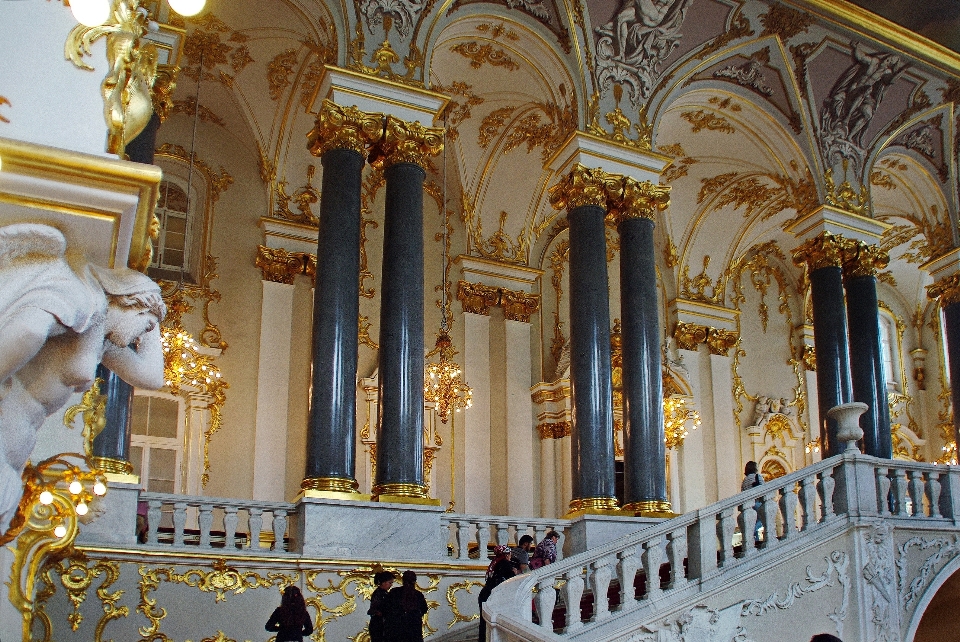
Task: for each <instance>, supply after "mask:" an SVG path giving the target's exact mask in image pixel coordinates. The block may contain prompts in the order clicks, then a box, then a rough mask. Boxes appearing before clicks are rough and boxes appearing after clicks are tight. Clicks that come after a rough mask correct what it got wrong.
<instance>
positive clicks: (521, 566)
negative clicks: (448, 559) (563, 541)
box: [477, 531, 560, 642]
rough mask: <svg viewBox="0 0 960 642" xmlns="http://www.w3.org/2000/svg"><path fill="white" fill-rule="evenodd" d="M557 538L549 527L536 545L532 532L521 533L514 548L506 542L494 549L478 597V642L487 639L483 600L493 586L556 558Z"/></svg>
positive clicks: (555, 533) (556, 534)
mask: <svg viewBox="0 0 960 642" xmlns="http://www.w3.org/2000/svg"><path fill="white" fill-rule="evenodd" d="M558 541H560V534H559V533H557V532H556V531H550V532H548V533H547V534H546V535H544V537H543V539H542V540H541V541H540V543H539V544H537V545H536V547H534V546H533V538H532V537H531V536H529V535H523V536H522V537H521V538H520V541H518V542H517V545H516V546H515V547H513V548H510V547H509V546H507V545H506V544H500V545H498V546H497V547H496V548H494V549H493V559H492V560H491V561H490V564H489V565H488V566H487V578H486V579H487V581H486V583H485V584H484V585H483V589H481V591H480V596H479V597H478V598H477V601H478V602H479V603H480V611H481V615H480V642H484V640H486V639H487V638H486V634H487V623H486V621H485V620H484V619H483V603H484V602H486V601H487V599H488V598H489V597H490V594H491V593H493V589H495V588H496V587H498V586H500V584H502V583H503V582H506V581H507V580H509V579H510V578H511V577H513V576H515V575H519V574H521V573H527V572H529V571H531V570H534V569H538V568H540V567H541V566H544V565H546V564H552V563H553V562H556V561H557V542H558ZM530 549H533V555H532V556H531V555H530Z"/></svg>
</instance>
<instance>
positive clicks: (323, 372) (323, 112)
mask: <svg viewBox="0 0 960 642" xmlns="http://www.w3.org/2000/svg"><path fill="white" fill-rule="evenodd" d="M382 127H383V116H382V115H380V114H366V113H364V112H361V111H359V110H357V109H354V108H350V109H343V108H341V107H339V106H338V105H336V104H334V103H332V102H330V101H324V102H323V105H322V106H321V109H320V113H319V114H318V115H317V121H316V125H315V127H314V129H313V131H311V132H310V135H309V140H310V143H309V147H310V151H311V152H312V153H313V154H314V155H318V156H320V159H321V163H322V164H323V185H322V188H321V192H320V216H319V228H320V229H319V234H318V240H317V276H316V289H315V293H314V299H313V303H314V307H313V382H312V383H313V385H312V388H311V399H310V418H309V423H308V428H307V465H306V475H305V477H304V480H303V482H302V483H301V488H303V489H305V490H320V491H333V492H347V493H349V492H355V491H356V490H357V481H356V479H355V478H354V474H355V461H356V457H355V443H356V439H355V435H354V433H355V431H356V415H357V407H356V388H357V384H356V381H357V322H358V319H359V315H360V302H359V301H360V281H359V278H358V274H359V273H360V185H361V179H362V173H363V167H364V163H365V159H366V154H367V149H368V147H369V145H370V144H371V142H375V141H376V140H377V139H378V138H379V133H380V132H381V131H382Z"/></svg>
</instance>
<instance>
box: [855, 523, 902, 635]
mask: <svg viewBox="0 0 960 642" xmlns="http://www.w3.org/2000/svg"><path fill="white" fill-rule="evenodd" d="M863 538H864V543H865V544H866V553H867V563H866V565H865V566H864V567H863V571H862V575H863V579H864V581H865V582H866V584H867V587H868V588H867V593H868V596H867V597H868V603H869V605H870V622H871V624H872V625H873V635H871V636H870V639H873V640H878V641H882V642H889V641H892V640H898V639H900V637H899V635H898V633H899V630H898V629H899V623H898V622H897V615H898V614H897V608H898V606H897V576H896V572H895V569H894V556H893V527H892V526H890V525H889V524H883V523H880V524H877V525H876V526H874V527H873V528H871V529H870V530H869V531H867V532H865V533H864V534H863Z"/></svg>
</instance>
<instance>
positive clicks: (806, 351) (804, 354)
mask: <svg viewBox="0 0 960 642" xmlns="http://www.w3.org/2000/svg"><path fill="white" fill-rule="evenodd" d="M797 361H798V362H799V363H801V364H803V369H804V370H808V371H810V372H816V371H817V349H816V348H815V347H814V346H808V345H802V346H800V347H799V348H797Z"/></svg>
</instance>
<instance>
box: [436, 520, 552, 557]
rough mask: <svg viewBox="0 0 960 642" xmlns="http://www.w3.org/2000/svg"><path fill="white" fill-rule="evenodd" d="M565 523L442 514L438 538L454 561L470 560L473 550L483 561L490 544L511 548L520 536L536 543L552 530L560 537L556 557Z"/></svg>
mask: <svg viewBox="0 0 960 642" xmlns="http://www.w3.org/2000/svg"><path fill="white" fill-rule="evenodd" d="M569 524H570V520H568V519H543V518H539V517H504V516H496V515H463V514H459V513H444V514H443V515H441V517H440V530H441V535H440V539H441V540H442V541H443V543H444V546H445V547H446V549H447V550H448V551H452V554H453V557H456V558H457V559H461V560H466V559H470V556H471V553H475V552H477V551H479V555H480V558H481V559H483V558H486V557H487V554H486V549H487V545H488V544H490V543H491V542H492V543H495V544H509V545H513V546H515V545H516V544H518V543H519V541H520V538H521V537H523V536H524V535H530V536H532V537H533V539H534V541H535V542H539V541H540V540H542V539H543V537H544V535H546V534H547V532H549V531H551V530H553V531H557V533H558V534H559V535H560V540H561V541H560V542H559V543H558V545H557V555H558V558H559V557H560V556H561V549H562V548H563V529H564V528H566V527H567V526H568V525H569ZM445 554H448V553H445Z"/></svg>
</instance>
